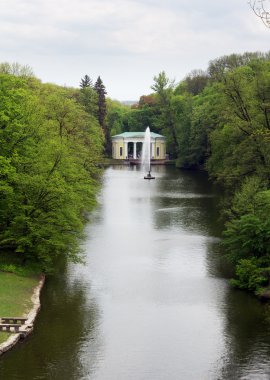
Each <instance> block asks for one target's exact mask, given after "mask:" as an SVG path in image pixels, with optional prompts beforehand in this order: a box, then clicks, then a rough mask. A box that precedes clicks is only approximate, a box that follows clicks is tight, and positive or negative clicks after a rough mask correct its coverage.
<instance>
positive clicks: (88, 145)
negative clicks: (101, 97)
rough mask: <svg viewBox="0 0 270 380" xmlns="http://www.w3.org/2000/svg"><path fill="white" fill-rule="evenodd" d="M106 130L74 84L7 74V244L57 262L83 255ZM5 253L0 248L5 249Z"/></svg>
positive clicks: (1, 186) (0, 241) (3, 204)
mask: <svg viewBox="0 0 270 380" xmlns="http://www.w3.org/2000/svg"><path fill="white" fill-rule="evenodd" d="M102 147H103V135H102V132H101V129H100V127H99V125H98V122H97V120H96V118H95V117H94V116H93V115H90V114H89V113H87V112H86V111H85V109H84V108H83V107H82V106H81V104H79V103H78V102H77V99H76V96H74V90H72V89H65V88H61V87H58V86H54V85H42V84H40V83H39V82H38V81H36V82H32V83H31V86H30V85H29V82H28V81H26V80H24V79H23V78H16V77H14V76H11V75H2V76H0V163H1V169H0V194H1V198H0V248H1V251H2V252H3V251H5V252H10V255H16V256H17V257H19V258H20V263H22V264H25V263H29V262H36V263H38V264H39V266H40V268H41V269H43V270H47V271H48V270H51V268H52V267H53V265H54V262H55V260H56V258H57V257H58V256H60V255H65V256H68V257H69V258H70V259H72V260H73V261H77V260H78V259H79V250H78V239H79V238H80V237H81V236H82V231H83V223H84V219H85V212H86V211H87V210H90V209H91V208H92V207H93V205H94V203H95V193H96V188H97V185H98V182H97V181H98V178H99V169H98V168H97V164H98V161H99V159H100V155H101V151H102ZM0 256H1V254H0Z"/></svg>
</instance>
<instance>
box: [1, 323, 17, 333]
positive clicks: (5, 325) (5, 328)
mask: <svg viewBox="0 0 270 380" xmlns="http://www.w3.org/2000/svg"><path fill="white" fill-rule="evenodd" d="M20 326H21V325H18V324H14V323H13V324H10V323H0V331H9V332H19V328H20ZM11 329H13V330H11Z"/></svg>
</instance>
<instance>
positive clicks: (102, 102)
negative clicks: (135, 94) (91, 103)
mask: <svg viewBox="0 0 270 380" xmlns="http://www.w3.org/2000/svg"><path fill="white" fill-rule="evenodd" d="M94 89H95V90H96V92H97V94H98V115H97V116H98V121H99V124H100V126H101V128H102V129H103V132H104V136H105V151H106V153H107V154H111V136H110V133H109V129H108V126H107V124H106V114H107V106H106V96H105V95H106V94H107V92H106V88H105V86H104V84H103V82H102V80H101V78H100V76H99V77H98V78H97V81H96V83H95V86H94Z"/></svg>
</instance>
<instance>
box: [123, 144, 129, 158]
mask: <svg viewBox="0 0 270 380" xmlns="http://www.w3.org/2000/svg"><path fill="white" fill-rule="evenodd" d="M124 157H125V158H128V142H125V156H124Z"/></svg>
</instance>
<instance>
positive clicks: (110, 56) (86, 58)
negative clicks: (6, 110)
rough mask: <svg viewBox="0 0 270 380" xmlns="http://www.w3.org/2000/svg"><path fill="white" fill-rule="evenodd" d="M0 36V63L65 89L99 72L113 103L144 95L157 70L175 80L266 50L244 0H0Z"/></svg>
mask: <svg viewBox="0 0 270 380" xmlns="http://www.w3.org/2000/svg"><path fill="white" fill-rule="evenodd" d="M266 1H268V0H266ZM0 36H1V37H0V62H10V63H11V62H19V63H20V64H22V65H29V66H30V67H32V68H33V70H34V73H35V75H36V76H37V77H38V78H40V79H41V80H42V81H43V82H51V83H56V84H59V85H66V86H68V87H70V86H71V87H78V86H79V82H80V79H81V78H82V77H83V76H84V75H85V74H87V75H89V76H90V78H92V80H93V81H94V82H95V81H96V79H97V77H98V76H99V75H100V77H101V79H102V80H103V83H104V85H105V86H106V89H107V93H108V96H109V97H111V98H112V99H117V100H120V101H123V100H138V99H139V97H140V96H141V95H146V94H149V93H151V88H150V87H151V85H152V84H153V77H154V76H155V75H158V73H159V72H161V71H162V70H165V72H166V74H167V76H168V77H169V78H171V79H175V80H176V82H179V81H181V80H182V79H184V77H185V76H186V75H187V74H188V73H190V72H191V71H192V70H194V69H203V70H205V69H207V66H208V63H209V61H210V60H213V59H215V58H218V57H220V56H223V55H228V54H232V53H243V52H245V51H262V52H266V51H268V50H270V29H268V28H266V27H265V26H264V24H263V23H262V22H261V20H260V19H259V18H257V17H256V16H255V15H254V13H253V12H252V10H251V8H250V6H249V5H248V1H247V0H0Z"/></svg>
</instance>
